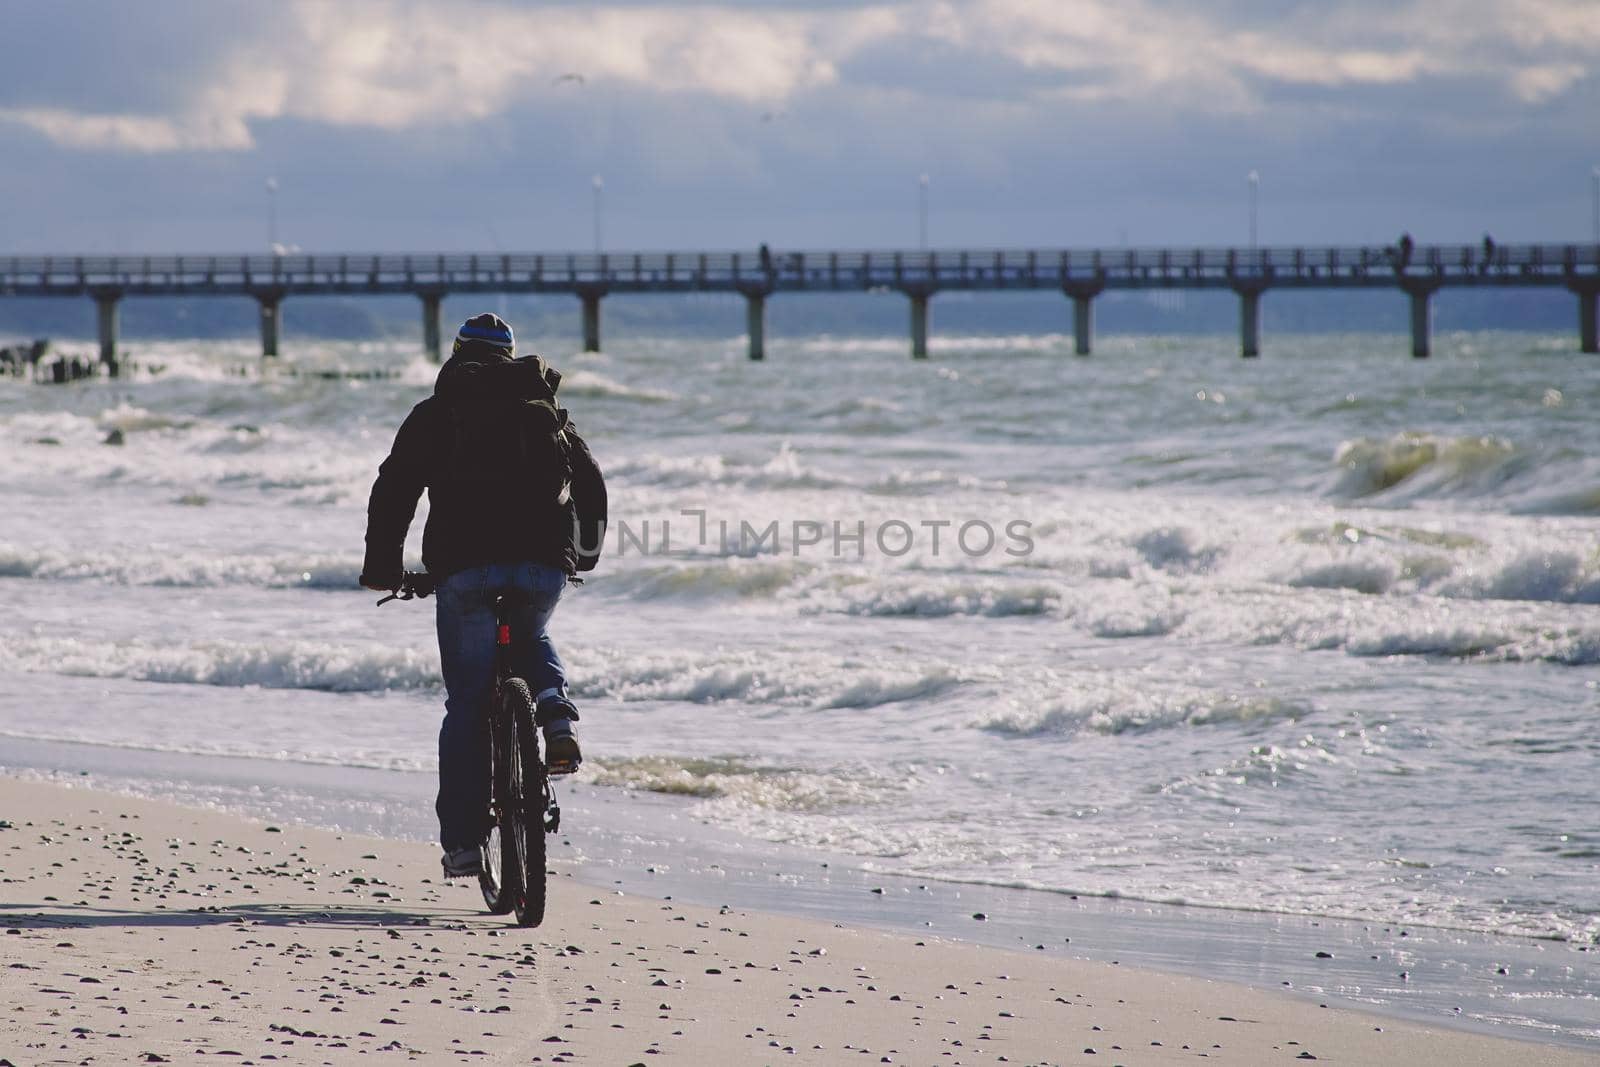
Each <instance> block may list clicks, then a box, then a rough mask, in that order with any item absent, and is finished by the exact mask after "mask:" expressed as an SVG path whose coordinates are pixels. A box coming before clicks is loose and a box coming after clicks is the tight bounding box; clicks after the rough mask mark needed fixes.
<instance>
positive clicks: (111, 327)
mask: <svg viewBox="0 0 1600 1067" xmlns="http://www.w3.org/2000/svg"><path fill="white" fill-rule="evenodd" d="M121 300H122V293H120V292H118V291H117V290H115V289H99V290H96V291H95V294H94V310H95V322H96V325H97V326H98V332H99V335H100V362H101V363H104V364H106V365H107V366H112V367H114V366H116V364H117V341H118V337H117V334H118V332H119V330H118V327H119V326H120V325H121V322H120V320H121V316H120V315H119V314H118V313H117V305H118V303H119V302H120V301H121Z"/></svg>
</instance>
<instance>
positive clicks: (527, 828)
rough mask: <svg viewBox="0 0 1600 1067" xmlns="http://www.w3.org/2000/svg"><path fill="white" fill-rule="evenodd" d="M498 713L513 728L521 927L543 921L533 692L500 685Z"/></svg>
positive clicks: (512, 818)
mask: <svg viewBox="0 0 1600 1067" xmlns="http://www.w3.org/2000/svg"><path fill="white" fill-rule="evenodd" d="M500 700H501V705H500V711H501V714H502V716H503V718H504V721H505V722H506V723H508V724H509V725H510V733H511V743H510V745H509V746H508V747H509V749H510V753H511V774H510V778H511V781H510V786H511V790H510V793H509V795H508V797H507V801H508V802H507V803H506V805H505V809H506V811H507V813H508V815H509V820H508V821H509V822H510V824H511V835H510V836H511V844H512V849H513V851H514V853H515V856H516V863H515V870H516V874H517V881H518V883H519V884H518V886H517V892H516V894H515V897H514V899H515V909H514V910H515V911H516V913H517V925H518V926H538V925H539V924H540V923H542V922H544V902H545V880H544V858H545V848H544V846H545V841H544V809H545V792H546V789H545V776H544V760H543V759H542V758H541V757H540V754H539V732H538V730H539V728H538V726H537V725H536V724H535V722H534V714H533V694H532V693H530V692H529V691H528V683H527V682H525V681H523V680H522V679H521V678H510V679H507V680H506V681H505V682H504V683H502V685H501V687H500Z"/></svg>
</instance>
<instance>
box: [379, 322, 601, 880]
mask: <svg viewBox="0 0 1600 1067" xmlns="http://www.w3.org/2000/svg"><path fill="white" fill-rule="evenodd" d="M514 350H515V340H514V338H513V335H512V332H511V327H510V326H509V325H507V324H506V323H505V322H503V321H502V320H501V319H500V318H499V317H497V316H495V315H490V314H483V315H475V316H473V317H472V318H470V319H468V320H467V321H466V322H464V323H462V325H461V329H460V331H459V332H458V333H457V334H456V339H455V344H454V346H453V347H452V350H451V355H450V359H449V360H447V361H446V362H445V365H444V366H443V367H442V368H440V370H439V376H438V379H437V380H436V382H435V384H434V390H433V395H432V396H430V397H428V398H426V399H425V400H423V401H422V402H421V403H419V404H417V405H416V406H415V407H413V408H412V409H411V414H409V415H408V416H406V419H405V422H404V423H402V424H401V426H400V430H399V432H398V433H397V434H396V435H395V439H394V446H393V448H392V449H391V450H390V452H389V456H388V458H387V459H385V460H384V461H383V463H382V465H381V466H379V468H378V477H377V480H376V481H375V482H373V484H372V496H371V499H370V501H369V503H368V505H367V550H366V559H365V561H364V562H363V564H362V568H361V584H362V585H364V586H366V587H367V588H369V589H378V590H395V589H398V588H399V587H400V584H401V581H402V578H403V570H402V563H401V558H402V551H403V548H404V545H405V539H406V531H407V529H408V528H409V527H410V525H411V519H412V516H413V515H414V514H415V513H416V507H417V500H418V498H419V497H420V496H421V494H422V490H423V489H425V488H426V489H427V490H428V504H429V511H428V520H427V525H426V527H425V528H424V531H423V537H422V562H423V565H424V566H426V567H427V569H428V571H429V573H430V574H431V575H433V576H434V578H435V579H436V580H437V583H438V588H437V597H438V601H437V609H436V611H437V619H438V630H439V659H440V665H441V667H442V670H443V674H444V684H445V691H446V696H445V705H444V706H445V714H444V724H443V725H442V726H441V727H440V729H439V797H438V803H437V805H436V810H437V811H438V815H439V840H440V844H442V845H443V846H444V853H445V854H444V869H445V875H446V876H447V877H467V876H471V875H476V874H478V873H479V872H480V871H481V870H482V864H483V843H484V841H485V839H486V838H487V836H488V833H489V823H490V813H489V783H488V781H487V775H486V772H485V769H486V768H487V766H488V763H489V753H488V744H489V738H488V730H487V718H488V703H489V699H490V696H491V692H492V690H493V686H494V653H495V616H494V601H495V598H496V597H497V596H500V595H503V594H510V595H512V596H514V597H515V599H516V601H517V603H518V605H519V606H518V608H517V611H518V612H519V614H520V618H519V619H518V620H517V624H518V630H519V632H520V633H521V634H522V635H523V636H524V638H525V640H524V642H523V646H522V647H521V648H520V649H519V655H520V658H521V662H520V663H519V665H518V674H520V675H521V676H522V677H524V678H526V679H527V681H528V687H529V688H530V689H531V690H532V691H533V693H534V694H535V696H534V699H535V701H536V704H537V718H538V722H539V725H540V726H541V727H542V728H543V730H544V737H545V753H546V763H547V766H548V770H549V773H551V774H570V773H571V772H572V771H575V770H577V769H578V764H579V763H580V762H581V761H582V755H581V754H580V752H579V749H578V738H577V734H576V732H575V731H574V729H573V726H572V724H573V722H574V721H575V720H576V719H577V718H578V709H577V707H576V706H574V704H573V703H572V700H571V699H570V697H569V696H568V694H567V676H566V670H565V668H564V667H563V666H562V663H561V657H560V656H559V655H557V653H556V648H555V645H554V644H552V643H551V640H550V635H549V633H548V632H547V630H546V624H547V623H549V621H550V617H551V615H552V614H553V613H554V612H555V608H556V603H557V601H559V600H560V598H561V593H562V590H563V589H564V588H565V587H566V584H567V581H568V580H569V579H576V576H577V574H578V572H580V571H588V570H592V569H593V568H594V566H595V564H596V562H598V560H599V556H600V547H601V541H602V538H603V535H604V530H605V520H606V488H605V480H604V479H603V478H602V476H601V473H600V468H599V467H598V466H597V465H596V464H595V461H594V457H593V456H592V455H590V453H589V447H588V445H587V444H585V443H584V440H583V438H582V437H580V436H578V433H577V431H576V430H575V429H574V428H573V426H572V423H571V422H569V421H567V413H566V411H565V410H564V409H562V408H560V407H558V406H557V405H556V389H557V388H558V387H559V386H560V384H561V375H560V373H559V372H558V371H556V370H554V369H553V368H551V367H550V366H549V365H548V364H547V363H545V361H544V360H543V359H541V358H539V357H538V356H524V357H522V358H520V359H516V358H513V352H514Z"/></svg>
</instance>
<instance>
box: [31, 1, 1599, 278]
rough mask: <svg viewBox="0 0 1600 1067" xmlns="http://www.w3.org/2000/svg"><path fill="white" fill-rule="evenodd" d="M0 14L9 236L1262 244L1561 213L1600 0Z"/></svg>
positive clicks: (1446, 233)
mask: <svg viewBox="0 0 1600 1067" xmlns="http://www.w3.org/2000/svg"><path fill="white" fill-rule="evenodd" d="M0 40H4V41H6V42H7V43H8V45H9V47H7V48H6V49H5V57H6V58H5V62H4V63H0V255H5V254H36V253H67V252H82V253H113V252H115V253H143V252H148V253H163V252H242V251H264V250H265V249H266V248H267V246H268V241H269V236H270V235H271V234H273V233H275V235H276V236H277V238H278V240H279V241H280V243H282V244H284V245H288V246H294V247H298V248H300V249H303V250H305V251H310V252H340V251H350V252H360V251H435V250H437V251H467V250H470V251H499V250H503V251H573V250H576V251H585V250H588V249H590V248H591V247H593V244H594V240H595V229H596V226H595V223H596V214H597V211H596V205H597V200H598V215H599V223H600V227H599V229H600V236H601V241H602V243H603V245H604V246H605V247H606V248H608V249H611V250H626V249H674V248H676V249H685V250H690V249H733V248H751V247H754V246H755V245H756V244H758V243H760V242H766V243H768V244H770V245H771V246H772V247H773V248H774V249H785V248H793V249H800V248H805V249H825V248H864V247H899V248H914V247H916V246H917V244H918V241H919V239H920V226H921V219H922V215H921V201H922V198H923V197H924V196H925V198H926V226H927V234H928V240H929V242H930V244H931V245H932V246H934V247H936V248H937V247H949V248H954V247H974V248H990V247H1039V248H1061V247H1073V248H1076V247H1092V246H1098V247H1113V246H1121V245H1125V244H1129V245H1138V246H1159V245H1174V246H1190V245H1211V246H1215V245H1228V244H1240V245H1242V244H1244V243H1245V242H1246V240H1247V237H1248V227H1249V218H1250V186H1249V182H1248V179H1247V176H1248V174H1249V173H1250V172H1251V171H1254V172H1256V174H1257V175H1258V186H1257V189H1258V192H1257V201H1256V204H1257V206H1256V213H1257V227H1258V231H1259V236H1260V240H1261V241H1262V243H1265V244H1270V245H1294V244H1300V243H1307V244H1321V243H1341V244H1343V243H1363V242H1364V243H1386V242H1390V241H1393V240H1394V239H1395V238H1396V237H1397V236H1398V234H1399V233H1400V232H1402V231H1407V232H1410V233H1412V234H1413V235H1414V236H1415V238H1416V240H1417V241H1418V242H1419V243H1429V242H1463V243H1476V242H1478V241H1480V240H1481V239H1482V236H1483V235H1484V234H1485V233H1486V232H1487V233H1493V234H1494V236H1495V238H1496V240H1499V241H1502V242H1508V241H1521V240H1540V241H1573V240H1588V239H1590V235H1591V225H1592V221H1591V216H1592V212H1593V210H1594V208H1593V202H1592V197H1593V196H1594V195H1596V193H1595V188H1596V186H1595V181H1596V179H1595V178H1594V177H1593V175H1594V173H1595V168H1596V167H1597V166H1600V0H1320V2H1307V3H1302V2H1297V0H1208V2H1200V0H918V2H906V3H898V2H886V3H844V2H840V0H809V2H807V0H792V2H776V0H775V2H757V0H749V2H744V3H720V4H719V3H674V2H666V0H656V2H651V0H637V2H621V3H595V4H588V3H520V2H513V0H428V2H426V3H422V2H407V0H339V2H337V3H335V2H333V0H277V2H271V3H269V2H265V0H261V2H254V0H251V2H242V0H160V2H157V0H121V2H119V0H50V2H44V0H0ZM923 175H926V176H927V183H926V187H925V192H924V187H923V186H922V184H921V178H922V176H923ZM597 176H598V177H599V178H600V180H601V189H600V191H599V194H598V197H597V195H596V190H595V178H596V177H597ZM269 179H270V180H271V181H272V182H273V183H274V184H275V185H276V191H275V192H269V190H268V183H269ZM274 218H275V229H274V228H273V219H274Z"/></svg>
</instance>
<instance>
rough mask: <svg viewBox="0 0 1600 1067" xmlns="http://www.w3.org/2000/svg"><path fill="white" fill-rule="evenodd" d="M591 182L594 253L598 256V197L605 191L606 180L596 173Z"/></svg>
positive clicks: (599, 204)
mask: <svg viewBox="0 0 1600 1067" xmlns="http://www.w3.org/2000/svg"><path fill="white" fill-rule="evenodd" d="M592 184H593V186H594V254H595V255H597V256H598V255H599V254H600V247H601V241H600V236H601V231H600V207H601V202H600V198H601V195H602V194H603V193H604V192H605V188H606V181H605V179H604V178H602V177H600V175H598V174H596V175H595V176H594V181H593V183H592Z"/></svg>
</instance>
